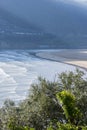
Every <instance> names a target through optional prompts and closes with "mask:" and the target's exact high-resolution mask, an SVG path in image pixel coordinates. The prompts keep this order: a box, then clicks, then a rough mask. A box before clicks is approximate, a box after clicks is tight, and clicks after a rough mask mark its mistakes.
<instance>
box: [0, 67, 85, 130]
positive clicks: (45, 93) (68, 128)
mask: <svg viewBox="0 0 87 130" xmlns="http://www.w3.org/2000/svg"><path fill="white" fill-rule="evenodd" d="M0 130H87V80H86V79H85V78H84V73H83V72H82V71H80V70H78V69H77V70H76V72H63V73H61V74H60V75H58V78H57V80H56V81H54V82H50V81H47V80H46V79H42V78H39V80H38V83H37V84H33V85H31V89H30V90H29V94H28V96H27V97H26V99H25V100H24V101H22V102H20V103H19V104H18V105H17V106H16V105H15V103H14V102H13V101H11V100H6V101H5V102H4V105H3V107H2V108H1V109H0Z"/></svg>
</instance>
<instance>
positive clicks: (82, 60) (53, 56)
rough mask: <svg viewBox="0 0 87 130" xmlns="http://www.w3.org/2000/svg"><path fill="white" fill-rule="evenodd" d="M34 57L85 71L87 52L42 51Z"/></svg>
mask: <svg viewBox="0 0 87 130" xmlns="http://www.w3.org/2000/svg"><path fill="white" fill-rule="evenodd" d="M36 56H37V57H40V58H44V59H48V60H53V61H58V62H62V63H66V64H70V65H74V66H79V67H81V68H84V69H86V70H87V50H84V49H74V50H70V49H67V50H56V51H55V50H54V51H42V52H38V53H36Z"/></svg>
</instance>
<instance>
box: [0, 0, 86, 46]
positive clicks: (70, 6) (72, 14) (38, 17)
mask: <svg viewBox="0 0 87 130" xmlns="http://www.w3.org/2000/svg"><path fill="white" fill-rule="evenodd" d="M0 6H1V8H2V9H1V11H0V16H2V17H0V19H4V21H5V22H6V27H5V26H4V27H3V28H5V29H6V28H7V26H9V29H8V30H11V31H12V32H16V34H15V33H14V34H12V33H11V34H10V35H9V36H8V35H7V33H4V34H6V36H5V35H0V41H1V42H0V43H1V45H2V46H3V45H5V47H6V48H8V46H9V48H10V46H11V44H12V43H13V44H14V43H15V45H14V46H13V48H87V45H86V43H87V10H86V7H83V6H81V5H78V4H75V3H71V2H67V3H64V2H63V0H62V1H61V0H60V1H59V0H58V1H57V0H15V1H14V0H0ZM0 21H2V20H0ZM2 23H3V22H0V28H2ZM15 26H16V30H15ZM5 32H6V31H5ZM17 32H18V33H17ZM3 43H4V44H3ZM19 43H20V44H19ZM3 48H4V46H3Z"/></svg>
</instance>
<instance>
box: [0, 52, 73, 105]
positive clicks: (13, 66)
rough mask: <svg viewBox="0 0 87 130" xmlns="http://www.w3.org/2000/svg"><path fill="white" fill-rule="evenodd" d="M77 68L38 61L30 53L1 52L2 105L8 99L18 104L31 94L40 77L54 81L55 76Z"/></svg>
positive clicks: (0, 91)
mask: <svg viewBox="0 0 87 130" xmlns="http://www.w3.org/2000/svg"><path fill="white" fill-rule="evenodd" d="M66 70H75V67H73V66H69V65H66V64H62V63H58V62H53V61H48V60H43V59H38V58H36V57H34V56H32V55H31V54H30V53H29V52H28V51H19V50H16V51H0V104H1V105H2V103H3V101H5V100H6V99H7V98H10V99H11V100H13V101H15V102H16V103H17V102H19V101H20V100H23V99H24V98H25V97H26V95H27V94H28V93H29V88H30V86H31V84H32V83H34V82H36V80H37V78H38V76H42V77H45V78H46V79H48V80H51V81H52V80H53V79H54V77H55V75H56V74H58V73H61V72H62V71H66Z"/></svg>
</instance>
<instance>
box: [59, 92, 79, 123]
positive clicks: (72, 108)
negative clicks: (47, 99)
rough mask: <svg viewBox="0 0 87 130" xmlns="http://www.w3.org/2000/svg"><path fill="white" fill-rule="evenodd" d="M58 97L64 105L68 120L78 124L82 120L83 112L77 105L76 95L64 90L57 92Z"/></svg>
mask: <svg viewBox="0 0 87 130" xmlns="http://www.w3.org/2000/svg"><path fill="white" fill-rule="evenodd" d="M57 98H58V99H59V101H60V103H61V105H62V109H63V111H64V114H65V116H66V119H67V120H68V122H70V123H71V124H74V125H77V124H78V122H79V120H81V113H80V111H79V109H78V108H77V107H76V98H75V96H74V95H73V94H72V93H71V92H69V91H66V90H64V91H62V92H60V93H58V94H57Z"/></svg>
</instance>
